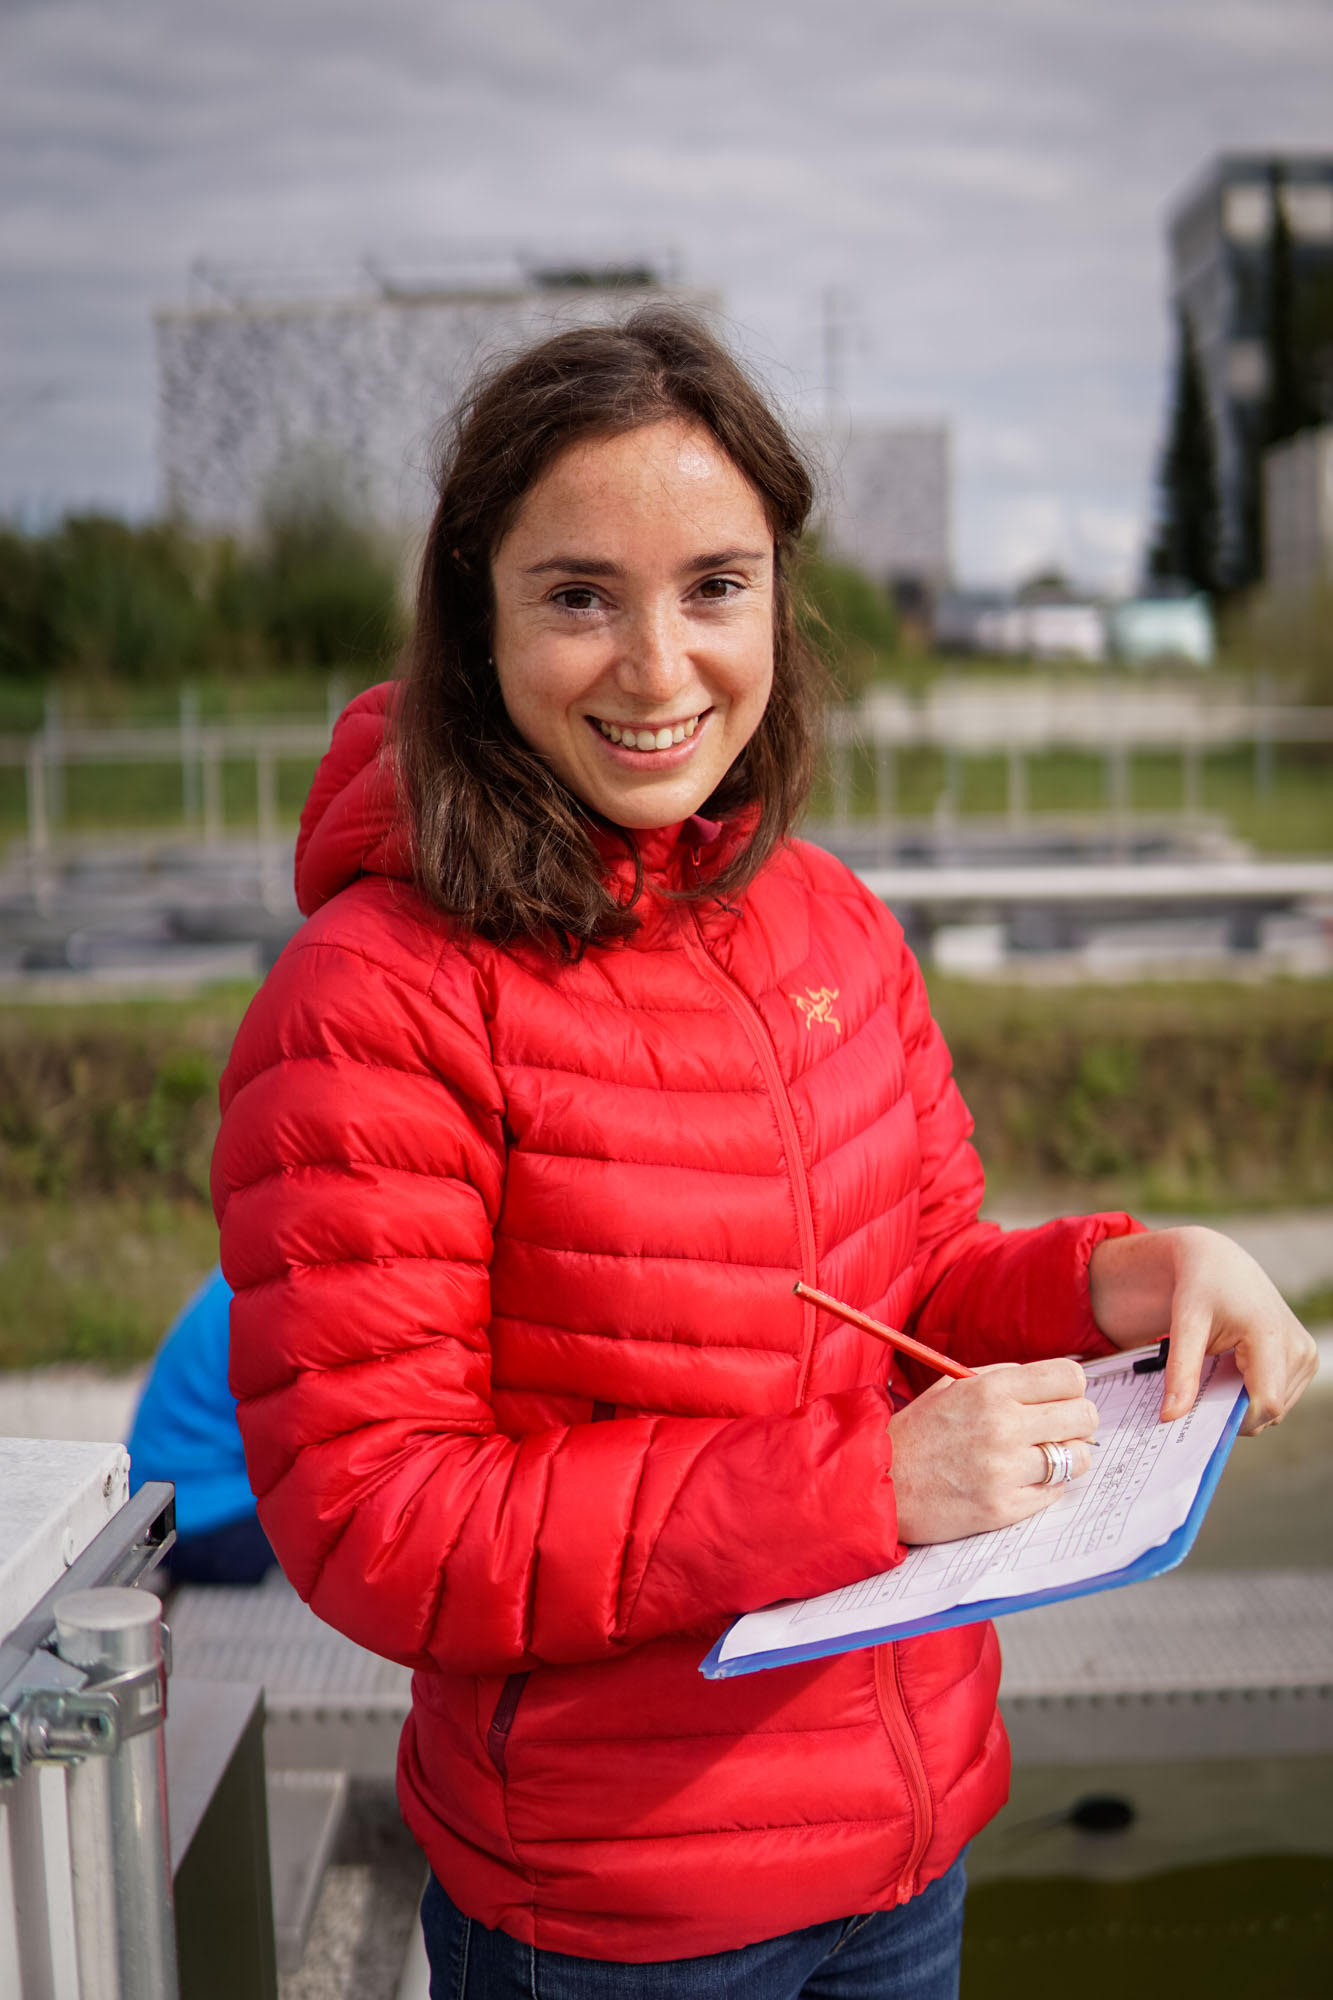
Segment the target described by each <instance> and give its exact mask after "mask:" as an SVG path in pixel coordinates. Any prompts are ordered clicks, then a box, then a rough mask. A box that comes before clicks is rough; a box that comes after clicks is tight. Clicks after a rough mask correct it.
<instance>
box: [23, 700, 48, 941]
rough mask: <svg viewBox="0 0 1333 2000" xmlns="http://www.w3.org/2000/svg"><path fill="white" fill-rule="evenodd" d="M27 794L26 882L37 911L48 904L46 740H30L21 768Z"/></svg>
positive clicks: (45, 907)
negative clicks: (24, 761)
mask: <svg viewBox="0 0 1333 2000" xmlns="http://www.w3.org/2000/svg"><path fill="white" fill-rule="evenodd" d="M24 773H25V777H26V782H27V795H28V882H29V886H30V888H31V890H32V900H33V903H34V905H35V906H36V908H37V909H39V910H45V909H47V908H48V907H49V905H50V901H51V873H50V868H49V866H48V863H49V861H50V854H51V822H50V820H49V818H48V817H47V810H46V739H45V737H44V736H42V735H36V736H32V737H30V738H29V741H28V753H27V760H26V763H25V765H24Z"/></svg>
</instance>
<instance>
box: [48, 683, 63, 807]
mask: <svg viewBox="0 0 1333 2000" xmlns="http://www.w3.org/2000/svg"><path fill="white" fill-rule="evenodd" d="M42 705H43V709H44V711H45V721H44V723H43V732H42V733H43V735H44V736H45V738H46V810H47V813H48V815H49V817H50V819H51V820H52V822H53V823H54V824H55V825H56V826H59V825H60V824H61V822H62V821H63V819H64V817H65V744H64V734H65V725H64V717H63V716H62V715H61V712H60V694H59V691H58V690H57V689H56V688H48V689H47V690H46V694H45V697H44V699H43V704H42Z"/></svg>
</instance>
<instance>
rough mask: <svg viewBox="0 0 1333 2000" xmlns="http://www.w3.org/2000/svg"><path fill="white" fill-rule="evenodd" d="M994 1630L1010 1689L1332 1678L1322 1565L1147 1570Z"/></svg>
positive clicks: (1268, 1683)
mask: <svg viewBox="0 0 1333 2000" xmlns="http://www.w3.org/2000/svg"><path fill="white" fill-rule="evenodd" d="M998 1630H999V1633H1000V1641H1001V1644H1002V1646H1003V1649H1004V1683H1003V1685H1004V1692H1005V1694H1006V1695H1008V1696H1010V1697H1016V1698H1021V1697H1025V1696H1026V1697H1032V1696H1040V1697H1044V1698H1047V1699H1049V1698H1051V1697H1053V1696H1055V1697H1059V1696H1071V1695H1081V1696H1088V1695H1118V1694H1136V1695H1142V1694H1167V1693H1185V1692H1189V1693H1194V1692H1196V1691H1200V1692H1202V1691H1209V1692H1216V1691H1219V1690H1223V1689H1233V1690H1238V1689H1246V1688H1248V1689H1252V1690H1253V1689H1260V1688H1262V1689H1265V1690H1269V1689H1278V1688H1283V1689H1285V1688H1307V1689H1314V1688H1317V1687H1321V1686H1322V1687H1333V1571H1331V1570H1266V1571H1259V1572H1255V1573H1253V1574H1251V1573H1248V1572H1236V1571H1229V1570H1201V1571H1200V1572H1199V1573H1198V1574H1197V1575H1191V1574H1189V1573H1188V1572H1186V1573H1183V1574H1178V1575H1168V1576H1163V1577H1154V1578H1153V1580H1152V1581H1151V1582H1150V1583H1135V1584H1130V1585H1129V1586H1128V1587H1127V1588H1126V1589H1124V1590H1105V1591H1100V1592H1098V1593H1097V1595H1095V1596H1092V1597H1075V1598H1070V1599H1069V1600H1068V1601H1067V1602H1065V1603H1063V1604H1050V1605H1044V1606H1043V1607H1042V1608H1041V1609H1039V1610H1036V1611H1020V1612H1016V1613H1014V1614H1013V1615H1012V1616H1011V1617H1008V1618H1002V1619H1001V1620H1000V1621H999V1626H998Z"/></svg>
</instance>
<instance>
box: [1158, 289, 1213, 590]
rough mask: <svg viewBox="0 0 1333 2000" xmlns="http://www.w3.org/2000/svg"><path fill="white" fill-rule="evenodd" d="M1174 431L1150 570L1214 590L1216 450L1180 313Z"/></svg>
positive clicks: (1190, 337) (1190, 338) (1189, 334)
mask: <svg viewBox="0 0 1333 2000" xmlns="http://www.w3.org/2000/svg"><path fill="white" fill-rule="evenodd" d="M1176 326H1177V341H1178V346H1177V357H1178V358H1177V362H1176V387H1175V401H1174V408H1173V412H1172V418H1171V432H1170V436H1169V438H1168V440H1167V445H1166V449H1165V451H1164V452H1163V454H1162V465H1161V471H1160V473H1159V476H1158V489H1159V506H1158V523H1157V533H1156V536H1155V538H1154V541H1153V547H1152V550H1151V552H1150V554H1149V558H1148V570H1149V574H1150V575H1152V576H1155V577H1160V578H1168V577H1169V578H1172V579H1176V580H1180V581H1183V582H1186V583H1190V584H1192V585H1193V586H1194V588H1195V589H1196V590H1206V591H1210V592H1211V591H1213V590H1216V588H1217V584H1218V527H1219V510H1218V499H1217V452H1216V446H1215V444H1214V439H1213V421H1212V415H1211V412H1210V410H1209V407H1208V392H1207V389H1206V387H1205V384H1204V379H1203V370H1202V368H1201V367H1200V366H1199V356H1198V350H1197V348H1196V347H1195V344H1194V330H1193V328H1192V327H1191V326H1190V323H1189V317H1188V315H1187V314H1186V313H1185V312H1184V311H1183V310H1182V311H1179V312H1178V313H1177V319H1176Z"/></svg>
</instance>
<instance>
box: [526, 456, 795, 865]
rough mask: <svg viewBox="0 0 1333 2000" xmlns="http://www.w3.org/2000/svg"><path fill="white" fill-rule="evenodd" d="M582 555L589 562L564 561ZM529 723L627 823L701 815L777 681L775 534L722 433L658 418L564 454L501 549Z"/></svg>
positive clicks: (531, 733) (550, 757) (581, 793)
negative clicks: (720, 441)
mask: <svg viewBox="0 0 1333 2000" xmlns="http://www.w3.org/2000/svg"><path fill="white" fill-rule="evenodd" d="M571 546H572V547H573V548H574V549H578V550H586V551H587V552H588V553H586V554H579V555H565V554H560V553H556V552H557V551H560V550H562V549H565V548H568V547H571ZM492 575H493V578H494V587H495V641H494V644H495V663H496V672H497V674H498V676H499V681H500V692H501V694H502V695H503V697H504V704H505V707H506V709H507V710H508V711H509V715H510V718H511V720H512V721H513V724H514V727H515V728H516V729H517V730H518V732H519V734H520V735H521V736H522V737H523V738H524V740H525V742H527V743H528V744H530V745H531V747H532V748H533V749H534V750H536V751H538V752H539V753H540V755H542V756H543V757H545V759H546V761H547V763H548V764H550V766H551V768H552V770H554V771H555V773H556V775H557V776H558V777H560V778H562V779H563V780H564V782H565V784H566V785H568V787H569V789H570V790H571V791H572V792H573V793H575V794H576V796H577V797H579V798H580V799H582V800H583V802H584V804H585V805H588V806H591V807H592V809H593V810H594V811H595V812H598V813H601V814H602V815H603V816H604V817H605V818H606V819H608V820H611V821H612V822H614V823H615V824H616V825H618V826H626V827H631V826H632V827H653V826H663V825H665V824H667V823H668V822H669V821H671V820H683V819H687V818H688V817H689V816H690V814H691V813H694V812H697V811H698V810H699V808H700V807H701V806H702V805H703V803H704V801H705V800H706V799H709V798H711V797H712V795H713V793H714V792H715V791H716V790H717V788H718V786H719V785H720V784H721V783H722V780H723V779H724V778H725V777H726V775H727V772H728V771H729V770H730V769H731V767H732V765H733V764H734V763H735V762H736V759H737V758H738V757H739V756H740V754H741V752H742V750H744V748H745V746H746V744H747V743H748V742H749V740H750V738H751V737H752V736H753V735H754V732H755V730H756V729H757V728H758V727H759V722H760V719H761V717H762V716H763V713H764V710H765V708H766V707H767V705H768V696H769V690H770V688H771V687H772V683H773V538H772V534H771V532H770V530H769V526H768V522H767V520H766V519H765V517H764V508H763V503H762V502H761V500H760V498H759V495H758V494H757V493H756V492H755V490H754V488H753V487H752V486H751V485H750V483H749V481H748V480H747V479H746V478H745V477H744V475H743V474H742V473H741V472H739V471H738V470H737V468H736V467H735V466H734V465H733V464H732V462H731V460H730V459H729V458H728V457H727V456H726V455H725V453H723V452H722V451H720V450H719V449H718V447H717V445H716V444H715V443H714V442H713V440H712V438H711V437H710V436H709V434H708V432H707V431H705V430H703V429H701V428H700V427H699V426H697V425H696V426H687V425H685V424H683V423H680V422H663V423H657V424H651V425H649V426H647V427H646V428H644V429H642V430H635V431H628V432H626V433H625V434H624V435H622V436H620V437H613V438H597V439H594V440H590V441H588V442H586V443H584V444H580V445H577V446H574V447H572V448H571V449H570V450H568V451H565V452H562V454H561V456H560V457H559V458H558V459H557V460H556V462H555V464H554V465H553V466H552V467H551V469H550V471H549V472H548V473H547V474H546V475H545V477H544V478H542V479H541V480H539V481H538V483H537V485H536V486H535V487H534V488H533V490H532V492H531V493H529V494H528V495H527V497H526V498H525V500H524V502H523V505H522V507H521V508H520V510H519V514H518V518H517V520H516V521H515V522H514V525H513V527H512V528H511V529H510V531H509V533H508V534H507V535H506V536H505V538H504V540H503V541H502V542H501V543H500V546H499V547H498V549H497V550H496V552H495V557H494V561H493V564H492Z"/></svg>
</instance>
